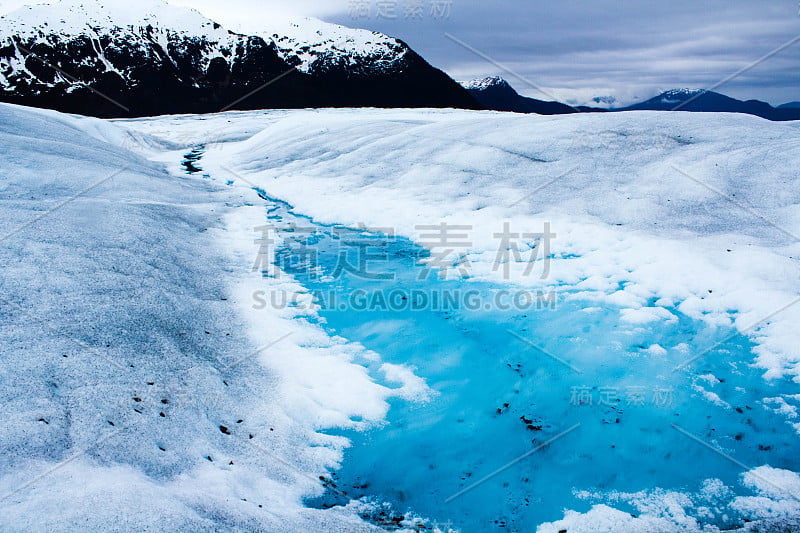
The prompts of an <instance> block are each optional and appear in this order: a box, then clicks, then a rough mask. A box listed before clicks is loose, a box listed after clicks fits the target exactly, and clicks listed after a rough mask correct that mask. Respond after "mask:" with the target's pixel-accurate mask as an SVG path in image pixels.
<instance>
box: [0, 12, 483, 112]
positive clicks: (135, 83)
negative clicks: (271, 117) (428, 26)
mask: <svg viewBox="0 0 800 533" xmlns="http://www.w3.org/2000/svg"><path fill="white" fill-rule="evenodd" d="M274 22H275V21H268V24H269V23H274ZM278 24H279V27H278V28H275V29H274V31H273V30H270V31H268V32H264V34H262V35H240V34H237V33H233V32H230V31H228V30H226V29H224V28H223V27H222V26H221V25H220V24H218V23H216V22H214V21H212V20H209V19H207V18H205V17H203V16H202V15H201V14H200V13H198V12H197V11H194V10H191V9H188V8H182V7H174V6H171V5H169V4H167V3H165V2H163V1H161V0H137V1H136V2H134V3H128V2H127V1H126V0H61V1H60V2H58V3H54V4H50V5H37V6H31V7H24V8H22V9H19V10H17V11H15V12H13V13H11V14H9V15H7V16H5V17H0V101H5V102H11V103H17V104H23V105H28V106H35V107H46V108H51V109H56V110H59V111H65V112H70V113H79V114H83V115H93V116H99V117H122V116H145V115H162V114H177V113H208V112H215V111H221V110H226V109H229V108H230V109H266V108H302V107H459V108H467V109H480V108H481V106H480V104H478V103H477V102H476V101H475V100H474V98H473V97H472V96H470V94H469V93H468V92H467V91H466V90H465V89H463V88H462V87H461V86H460V85H459V84H458V83H456V82H455V81H453V80H452V79H451V78H450V77H449V76H447V75H446V74H445V73H443V72H442V71H440V70H437V69H435V68H434V67H432V66H431V65H430V64H428V63H427V62H426V61H425V60H424V59H423V58H422V57H420V56H419V55H418V54H417V53H415V52H414V51H413V50H412V49H411V48H409V47H408V46H407V45H406V44H405V43H403V42H402V41H400V40H397V39H393V38H391V37H387V36H386V35H383V34H380V33H375V32H370V31H366V30H355V29H350V28H345V27H343V26H338V25H334V24H327V23H324V22H321V21H319V20H316V19H303V20H300V21H298V22H296V23H290V22H285V21H283V22H280V21H279V22H278Z"/></svg>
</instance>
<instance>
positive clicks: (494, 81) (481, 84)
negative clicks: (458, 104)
mask: <svg viewBox="0 0 800 533" xmlns="http://www.w3.org/2000/svg"><path fill="white" fill-rule="evenodd" d="M459 83H460V84H461V86H462V87H464V88H465V89H467V90H476V91H483V90H486V89H488V88H489V87H496V86H500V85H508V82H507V81H506V80H504V79H503V78H501V77H500V76H488V77H486V78H477V79H474V80H470V81H461V82H459Z"/></svg>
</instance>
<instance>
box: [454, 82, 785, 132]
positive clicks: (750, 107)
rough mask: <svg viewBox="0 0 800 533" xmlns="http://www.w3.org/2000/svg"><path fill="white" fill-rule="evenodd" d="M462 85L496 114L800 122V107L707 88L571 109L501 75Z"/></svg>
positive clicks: (674, 91) (673, 91)
mask: <svg viewBox="0 0 800 533" xmlns="http://www.w3.org/2000/svg"><path fill="white" fill-rule="evenodd" d="M461 85H462V86H463V87H464V88H465V89H467V91H469V92H470V94H472V96H474V97H475V99H476V100H478V102H480V103H481V104H482V105H484V106H485V107H487V108H488V109H492V110H494V111H511V112H517V113H537V114H540V115H553V114H570V113H579V112H580V113H587V112H593V113H600V112H619V111H688V112H722V113H744V114H748V115H755V116H759V117H761V118H765V119H767V120H774V121H785V120H800V109H799V108H798V107H800V104H798V107H794V106H793V105H792V104H793V103H791V102H790V103H789V104H784V105H782V106H778V107H773V106H771V105H770V104H768V103H766V102H762V101H760V100H747V101H743V100H737V99H735V98H731V97H729V96H726V95H724V94H721V93H717V92H713V91H708V90H705V89H688V88H682V89H669V90H667V91H663V92H662V93H660V94H658V95H656V96H654V97H653V98H650V99H649V100H645V101H643V102H639V103H636V104H632V105H628V106H625V107H610V108H599V107H588V106H574V107H573V106H570V105H568V104H564V103H560V102H547V101H543V100H537V99H535V98H529V97H526V96H522V95H520V94H519V93H518V92H517V91H516V90H515V89H514V88H513V87H512V86H511V84H509V83H508V82H507V81H506V80H505V79H503V78H502V77H500V76H491V77H487V78H479V79H476V80H472V81H467V82H461ZM609 98H610V97H599V98H596V99H595V101H598V103H599V101H600V100H603V101H605V100H607V99H609Z"/></svg>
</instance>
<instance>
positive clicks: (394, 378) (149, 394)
mask: <svg viewBox="0 0 800 533" xmlns="http://www.w3.org/2000/svg"><path fill="white" fill-rule="evenodd" d="M0 124H1V125H2V129H1V130H0V136H2V147H3V155H4V157H3V161H4V164H3V166H2V170H1V172H2V176H3V181H2V190H3V202H2V204H1V205H2V210H0V216H2V217H3V220H4V224H3V227H4V228H6V232H5V235H6V238H4V239H3V241H4V242H3V244H4V246H3V247H2V248H1V249H0V250H1V251H0V253H2V254H3V264H4V266H5V268H4V275H3V277H2V280H3V287H4V289H5V290H4V291H3V293H2V301H0V303H2V306H3V314H2V317H3V326H4V327H3V335H4V341H5V342H4V343H3V346H4V349H3V358H2V360H1V362H0V368H2V374H1V375H2V376H3V387H2V388H0V391H1V392H2V394H3V399H4V401H3V402H2V407H0V409H2V410H3V417H2V419H3V421H4V425H5V431H3V433H2V435H3V436H2V438H0V447H1V448H2V450H3V452H4V453H3V455H2V456H3V457H4V460H3V461H4V468H3V471H2V472H3V473H2V477H0V484H2V487H3V489H2V491H0V492H2V493H3V494H4V495H5V496H0V497H2V498H3V505H2V506H0V522H1V523H2V524H3V529H4V530H10V531H14V530H19V531H30V530H36V529H37V528H38V529H42V528H44V529H48V530H53V531H60V530H63V531H73V530H76V529H86V528H90V529H103V530H120V531H129V530H132V529H141V530H148V529H150V530H176V531H177V530H185V531H205V530H208V531H214V530H219V529H224V530H241V531H252V530H266V531H305V530H309V531H311V530H313V531H372V530H386V529H391V530H408V531H420V530H438V531H449V530H453V531H465V532H466V531H492V530H497V531H534V530H538V531H540V532H542V533H548V532H551V531H552V532H559V531H564V530H566V531H569V532H570V533H573V532H581V531H609V532H612V531H613V532H616V531H636V532H662V531H704V532H712V531H721V530H733V529H739V530H743V531H779V530H785V531H792V530H793V528H796V527H798V518H799V517H800V504H798V497H800V493H798V491H799V490H800V481H799V480H800V478H798V475H797V474H796V472H797V471H800V465H798V464H797V462H798V459H797V457H798V454H797V451H798V446H797V439H798V433H800V420H798V419H797V416H798V415H797V406H798V404H800V390H798V389H799V388H800V352H799V351H798V348H797V347H798V346H799V345H800V344H798V342H797V340H798V339H797V333H796V328H795V327H794V325H795V324H796V323H797V320H798V319H799V318H800V310H798V308H800V305H794V304H795V303H798V289H800V287H799V286H798V285H800V283H799V282H798V279H799V278H798V276H797V260H796V257H797V256H796V254H797V253H798V243H797V240H798V239H797V238H796V237H794V235H795V234H796V233H798V232H800V229H798V222H800V221H799V220H798V207H797V206H798V204H800V198H799V197H800V190H798V188H797V187H796V186H795V183H796V171H795V170H794V168H795V167H796V160H797V156H798V153H800V152H799V151H798V149H800V131H798V124H796V123H791V122H788V123H770V122H767V121H765V120H762V119H758V118H755V117H749V116H739V115H733V114H722V113H719V114H707V115H706V114H704V115H691V114H661V113H657V112H630V113H620V114H614V115H578V116H558V117H543V116H523V115H514V114H505V113H494V112H474V111H457V110H377V109H362V110H350V109H342V110H293V111H283V110H275V111H252V112H229V113H221V114H216V115H202V116H201V115H175V116H164V117H155V118H144V119H126V120H113V121H103V120H99V119H90V118H83V117H77V116H72V115H63V114H59V113H56V112H51V111H41V110H33V109H28V108H23V107H19V106H14V105H7V104H3V105H0ZM187 161H188V162H190V164H188V165H187V164H185V163H187ZM443 223H445V224H450V225H453V226H461V227H468V228H471V229H470V230H469V233H470V239H469V241H470V242H469V243H468V245H466V246H464V247H463V254H462V256H461V257H460V261H461V263H460V264H455V263H454V264H453V265H450V267H451V268H442V267H441V265H440V270H441V271H440V272H436V271H434V275H432V276H427V277H425V278H423V277H422V276H421V275H420V273H421V272H422V271H425V270H426V269H428V268H429V267H430V266H431V260H432V259H433V256H434V254H433V253H432V251H431V250H430V247H429V249H428V250H426V248H425V247H426V244H425V241H426V240H425V235H424V233H425V231H429V230H425V229H424V228H425V227H429V226H431V225H440V224H443ZM505 224H508V225H509V227H512V228H515V229H516V230H517V231H519V232H541V231H542V228H544V227H549V228H551V229H552V232H553V233H554V234H555V236H554V238H553V239H552V242H550V243H549V250H548V254H546V255H540V256H537V258H536V261H535V262H534V264H533V265H531V264H529V263H528V262H527V261H513V260H508V261H505V262H503V264H502V265H498V263H497V252H498V247H497V242H496V240H497V239H496V237H495V235H496V234H497V233H498V232H501V231H502V230H503V227H504V225H505ZM265 227H268V228H270V231H271V233H270V240H269V241H267V239H266V237H265V236H264V235H263V232H264V231H265V230H264V228H265ZM298 227H305V228H306V229H307V231H306V232H303V234H302V235H299V232H298ZM365 239H366V241H367V242H369V243H370V246H375V247H376V248H377V249H380V250H383V251H384V252H385V254H386V255H385V256H383V257H382V259H381V260H378V261H376V262H375V268H376V269H377V272H379V273H384V274H385V273H391V274H392V276H391V277H386V278H380V279H365V278H364V277H359V276H355V275H343V276H335V275H333V274H334V273H335V271H336V269H337V266H338V265H339V261H340V260H341V253H342V252H344V253H345V254H350V257H351V258H353V259H356V258H358V255H359V253H360V251H359V250H360V248H359V246H361V244H359V243H361V242H362V241H363V240H365ZM349 240H354V241H355V242H356V243H355V244H348V241H349ZM265 242H269V243H270V246H268V247H264V246H263V245H264V243H265ZM528 244H529V245H530V243H528ZM309 248H310V249H312V250H313V256H312V257H313V261H309V259H308V258H309V256H308V255H307V253H308V251H309ZM467 266H468V269H467ZM531 266H533V267H534V268H533V269H534V273H535V275H530V273H529V272H528V271H527V270H528V268H529V267H531ZM460 267H464V268H463V269H462V268H460ZM498 267H500V268H498ZM440 274H441V275H440ZM414 290H419V291H421V292H422V293H423V294H428V295H431V294H437V293H438V294H453V293H455V292H456V291H472V292H471V294H476V295H478V298H479V299H480V301H481V302H495V303H496V302H497V300H495V299H494V298H495V297H496V296H497V295H498V294H500V293H502V292H503V291H507V292H508V291H510V292H508V293H509V294H519V293H522V294H534V295H539V294H547V295H550V294H552V295H553V298H554V300H550V299H547V300H546V301H545V304H544V305H541V306H535V307H534V308H532V309H518V308H515V307H513V306H512V307H511V308H500V307H498V306H497V305H495V306H490V307H488V308H483V307H482V306H479V307H478V308H468V307H466V306H464V305H456V306H455V307H453V308H447V309H445V308H439V307H435V306H431V305H426V306H423V308H421V309H410V308H408V307H407V306H404V305H399V306H398V307H397V308H388V307H380V306H378V307H377V308H372V309H371V310H370V311H369V312H367V311H366V310H365V309H356V308H354V306H353V304H354V303H355V302H356V300H353V299H352V298H350V299H348V298H347V297H348V296H352V295H354V294H361V295H364V294H389V293H391V292H392V291H400V292H401V294H402V295H403V296H409V297H410V296H411V295H413V294H415V293H413V292H412V291H414ZM403 291H406V292H403ZM276 294H278V295H290V296H291V297H292V298H293V299H292V301H291V304H290V305H275V304H274V301H271V300H270V296H272V295H276ZM416 294H419V293H416ZM326 295H328V296H330V295H337V296H339V297H342V296H344V297H345V299H344V300H343V301H344V302H346V305H344V306H343V307H341V306H340V305H338V303H340V302H337V305H334V304H332V302H331V300H327V299H326V298H325V297H324V296H326ZM263 302H267V305H264V304H263ZM462 303H463V302H462ZM634 387H636V388H639V387H643V388H644V392H645V394H646V395H647V398H648V401H647V402H646V404H643V405H634V404H633V403H632V402H631V401H630V398H626V397H625V395H626V394H628V393H630V392H631V390H632V388H634ZM656 391H659V392H660V393H666V391H670V394H671V396H670V397H669V401H668V402H667V399H666V396H663V395H662V402H661V405H655V404H653V403H652V402H651V401H650V400H651V399H652V398H651V397H652V396H653V395H654V394H655V392H656ZM615 393H616V394H617V395H618V397H612V396H613V394H615ZM578 394H580V395H581V396H578ZM603 394H606V396H605V397H604V396H602V395H603ZM608 394H612V396H608ZM601 400H603V401H602V402H601ZM571 428H572V429H571ZM720 452H722V454H721V453H720ZM723 454H724V455H723ZM726 456H727V457H726ZM731 459H732V460H731ZM505 465H510V466H508V467H507V468H504V466H505ZM498 469H502V470H501V471H499V472H498V473H497V474H493V472H495V471H497V470H498ZM479 481H480V483H478V484H477V485H476V484H475V482H479ZM779 528H783V529H779Z"/></svg>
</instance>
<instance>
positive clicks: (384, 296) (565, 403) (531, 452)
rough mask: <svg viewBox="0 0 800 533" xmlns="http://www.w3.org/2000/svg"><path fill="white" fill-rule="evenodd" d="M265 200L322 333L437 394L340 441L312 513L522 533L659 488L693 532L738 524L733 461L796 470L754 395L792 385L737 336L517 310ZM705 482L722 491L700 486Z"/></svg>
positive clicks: (775, 419)
mask: <svg viewBox="0 0 800 533" xmlns="http://www.w3.org/2000/svg"><path fill="white" fill-rule="evenodd" d="M192 155H193V158H192V160H191V162H190V163H191V168H190V165H186V167H187V169H189V170H190V171H192V170H199V166H197V163H198V161H199V159H200V155H198V152H197V151H195V152H193V153H192ZM262 197H263V198H264V199H265V201H266V203H267V210H268V214H267V224H269V225H270V226H271V227H273V228H274V231H275V232H276V235H280V237H281V238H282V239H283V240H284V245H283V246H282V248H281V249H280V250H279V252H278V254H277V261H276V262H277V265H278V266H279V267H280V268H281V269H282V270H283V271H284V272H286V273H288V274H290V275H292V276H293V277H294V278H295V279H296V280H297V281H298V282H299V283H301V284H302V285H303V286H304V287H305V288H307V289H308V290H309V291H311V292H312V293H313V294H315V296H316V298H317V303H318V304H319V305H320V306H321V310H320V313H319V314H320V316H321V317H322V318H324V323H323V324H322V327H324V328H325V329H326V330H327V331H329V332H330V333H331V334H336V335H339V336H342V337H344V338H346V339H349V340H351V341H355V342H359V343H361V344H363V345H364V346H365V347H366V348H368V349H370V350H373V351H374V352H376V353H378V354H379V355H380V357H381V362H388V363H394V364H398V365H405V366H407V367H411V368H413V369H414V372H415V374H416V375H418V376H420V377H421V378H423V379H424V380H425V381H426V383H427V385H428V386H429V387H430V389H432V391H434V394H433V395H432V396H431V397H430V398H429V399H428V400H427V401H425V402H411V401H407V400H401V399H395V400H392V401H391V409H390V411H389V414H388V418H387V420H386V423H385V425H383V426H382V427H378V428H374V429H372V430H369V431H366V432H343V433H342V434H343V435H345V436H347V437H348V438H350V439H351V440H352V447H351V448H350V449H349V450H348V451H347V452H346V456H345V461H344V464H343V465H342V467H341V469H340V470H339V471H338V472H335V473H333V474H332V475H331V477H330V479H326V481H325V483H326V485H327V486H329V487H330V489H329V490H328V491H327V492H326V494H325V495H324V496H323V497H321V498H317V499H314V500H311V501H309V502H308V505H311V506H318V507H330V506H336V505H346V504H347V503H348V501H349V500H350V499H360V498H365V499H367V500H368V501H372V502H376V503H384V502H385V503H388V504H389V505H390V506H391V511H388V512H387V513H386V514H375V515H374V516H370V519H372V520H374V521H375V522H376V523H378V524H380V525H382V526H385V527H387V528H388V529H392V528H396V527H397V526H398V525H399V524H401V523H404V522H405V521H406V520H408V519H409V518H410V517H411V516H422V517H425V518H427V519H429V520H430V521H429V522H428V523H427V525H426V526H425V527H427V528H428V530H430V528H431V527H433V526H434V525H437V526H438V527H439V528H440V529H442V530H445V531H446V530H447V528H449V527H452V528H453V529H454V530H461V531H465V532H485V531H533V530H535V527H536V524H539V523H542V522H545V521H553V520H558V519H560V518H562V517H563V514H564V510H565V509H573V510H577V511H581V512H585V511H587V510H588V509H589V508H590V507H591V505H592V504H596V503H609V504H610V505H612V506H613V507H616V508H619V509H621V510H624V511H627V512H630V513H632V514H634V515H636V514H637V512H638V511H637V509H635V508H633V507H632V506H628V505H627V504H626V503H625V502H624V501H609V500H608V499H605V497H606V496H608V495H609V494H610V493H612V492H613V491H618V492H637V491H643V490H651V489H656V488H660V489H665V490H670V491H680V492H685V493H688V494H694V495H696V496H695V497H696V502H698V503H699V504H701V505H706V506H708V510H707V511H704V512H703V513H702V516H701V517H699V519H700V520H701V522H702V523H710V524H715V525H718V526H720V527H731V526H736V525H741V523H742V522H741V519H740V517H738V516H736V514H735V513H731V512H730V510H729V509H726V508H725V507H724V505H725V504H726V502H727V501H729V500H730V499H731V498H732V497H733V496H735V495H736V494H750V492H749V491H747V490H746V489H744V488H743V487H742V486H741V484H740V475H741V474H742V473H743V471H744V468H742V465H746V466H747V467H750V468H752V467H756V466H760V465H764V464H769V465H771V466H773V467H776V468H786V469H790V470H795V471H796V470H798V469H800V457H798V454H797V453H796V451H797V450H796V448H795V447H794V446H795V445H794V443H793V442H792V441H791V429H790V428H787V427H786V420H785V418H784V417H783V416H781V415H778V414H775V413H774V412H773V411H772V410H771V409H770V408H769V406H768V405H766V404H765V403H764V401H763V399H764V398H769V397H777V396H780V394H781V393H782V392H785V391H787V390H793V388H792V386H791V385H790V383H789V382H787V381H781V380H777V381H772V382H767V381H765V380H764V379H763V378H762V377H761V372H760V371H759V370H758V369H754V368H752V367H751V366H750V365H751V363H752V361H753V359H754V355H753V353H752V348H753V346H752V343H751V342H750V341H749V340H748V339H747V338H746V337H744V336H741V335H738V334H735V333H734V332H733V331H732V330H730V329H727V328H720V327H715V326H712V325H709V324H707V323H705V322H702V321H698V320H694V319H690V318H688V317H686V316H684V315H682V314H681V313H680V312H678V311H677V310H676V309H670V311H671V312H672V313H673V314H674V315H675V316H676V317H677V319H676V320H672V321H667V320H659V321H656V322H652V323H649V324H644V325H636V324H630V323H626V322H624V321H622V320H621V319H620V312H619V311H620V310H619V309H618V308H615V307H613V306H610V305H607V304H598V303H596V302H579V301H574V300H568V299H567V298H566V295H567V294H569V292H570V290H571V289H570V287H558V297H557V299H556V300H555V305H553V302H552V301H550V300H549V299H547V298H545V299H541V298H539V295H535V296H534V297H533V298H522V299H521V300H520V301H521V302H523V303H524V304H526V305H527V307H524V305H514V304H513V302H512V300H513V297H514V295H515V294H517V293H515V292H514V290H513V288H510V287H508V286H501V285H491V284H487V283H478V282H475V281H471V280H469V279H461V280H442V279H439V277H438V276H437V275H436V271H435V270H433V271H432V272H428V271H426V267H425V266H424V265H423V264H421V263H422V260H423V259H424V258H425V257H426V255H427V253H426V252H425V250H423V249H422V248H420V247H419V246H417V245H416V244H414V243H413V242H411V241H410V240H408V239H406V238H402V237H394V236H391V235H388V234H386V233H383V232H375V231H365V230H363V229H357V228H355V229H354V228H346V227H340V226H327V225H323V224H318V223H315V222H314V221H313V220H312V219H310V218H307V217H304V216H300V215H298V214H295V213H293V212H292V210H291V207H290V206H288V205H286V204H284V203H282V202H279V201H275V200H271V199H270V198H269V197H268V196H267V195H266V194H263V193H262ZM520 301H518V302H517V303H518V304H519V303H520ZM653 305H654V304H653ZM523 307H524V308H523ZM693 358H696V360H694V361H693V362H691V363H690V364H688V365H687V366H685V367H682V368H676V367H678V365H680V364H681V363H684V362H686V361H689V360H692V359H693ZM379 364H380V363H379V362H376V363H375V368H372V369H370V370H371V371H372V374H373V375H374V376H380V373H379V372H378V371H377V367H378V366H379ZM376 379H377V378H376ZM386 385H387V386H390V387H396V386H397V384H396V383H391V382H387V383H386ZM712 448H716V449H719V450H721V451H724V452H725V454H727V456H728V457H725V456H724V455H723V454H720V453H717V452H716V451H714V450H713V449H712ZM731 459H735V461H734V460H731ZM710 478H716V479H719V480H721V481H722V482H723V483H725V484H726V485H727V486H728V487H730V488H731V489H732V492H722V493H721V492H720V491H714V490H708V489H709V487H708V486H706V490H705V491H703V488H704V487H703V483H704V480H706V479H710ZM593 493H596V494H595V495H593ZM345 495H346V496H345ZM420 529H421V530H422V529H423V528H421V527H420Z"/></svg>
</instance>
